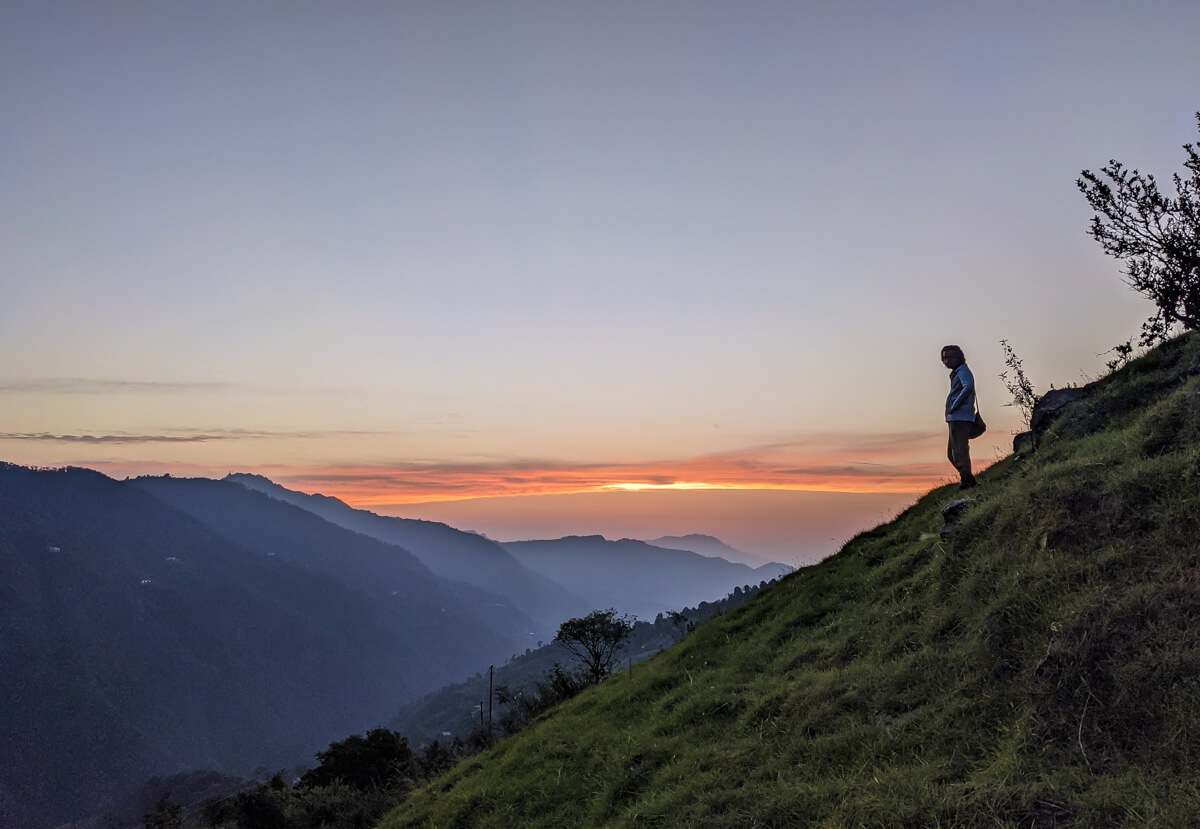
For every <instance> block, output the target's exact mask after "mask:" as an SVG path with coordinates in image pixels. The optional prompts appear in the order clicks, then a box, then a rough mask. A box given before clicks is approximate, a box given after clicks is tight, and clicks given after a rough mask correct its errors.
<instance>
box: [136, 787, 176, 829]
mask: <svg viewBox="0 0 1200 829" xmlns="http://www.w3.org/2000/svg"><path fill="white" fill-rule="evenodd" d="M142 826H143V827H144V828H145V829H181V827H182V826H183V807H181V806H180V805H179V804H178V803H175V802H173V801H172V800H171V795H169V794H167V793H165V792H164V793H163V796H162V797H160V798H159V799H158V804H157V805H156V806H155V807H154V811H153V812H151V813H150V814H148V815H146V816H144V817H143V818H142Z"/></svg>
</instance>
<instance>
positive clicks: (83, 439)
mask: <svg viewBox="0 0 1200 829" xmlns="http://www.w3.org/2000/svg"><path fill="white" fill-rule="evenodd" d="M378 434H379V433H378V432H356V431H346V430H334V431H313V432H288V431H254V430H251V429H212V430H187V429H182V430H176V431H172V432H164V433H162V434H124V433H118V434H109V435H94V434H65V435H55V434H51V433H49V432H0V441H6V440H11V441H31V442H35V443H79V444H136V443H211V442H215V441H236V440H281V439H304V440H314V439H317V438H330V437H364V436H365V437H371V436H376V435H378Z"/></svg>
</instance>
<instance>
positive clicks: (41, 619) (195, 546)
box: [0, 465, 515, 827]
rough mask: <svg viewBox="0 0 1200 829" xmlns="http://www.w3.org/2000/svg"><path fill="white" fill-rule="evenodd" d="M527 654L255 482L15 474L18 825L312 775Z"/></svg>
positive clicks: (8, 670) (8, 555)
mask: <svg viewBox="0 0 1200 829" xmlns="http://www.w3.org/2000/svg"><path fill="white" fill-rule="evenodd" d="M472 589H473V588H472ZM514 650H515V645H514V643H513V642H512V640H511V638H510V637H507V636H503V635H500V634H498V633H497V632H495V631H494V630H493V629H492V628H491V627H490V626H489V625H487V624H485V623H484V622H483V621H482V620H481V618H480V617H479V616H478V615H477V613H476V609H475V607H474V605H473V602H469V601H465V600H464V599H463V598H462V597H461V596H460V595H459V594H458V591H457V590H456V589H455V588H454V587H453V586H451V585H448V584H447V583H446V582H444V581H443V580H441V579H438V578H437V577H436V576H434V575H433V574H432V573H431V572H429V570H428V569H427V568H426V567H425V566H424V565H423V564H421V563H420V562H419V561H418V560H417V559H415V557H413V556H411V555H410V554H408V553H407V552H405V551H403V550H401V549H400V548H398V547H396V546H394V545H387V544H383V543H382V542H379V541H377V540H375V539H371V538H367V537H365V536H362V535H359V534H357V533H352V532H349V531H347V530H345V529H342V528H340V527H336V526H334V525H332V524H329V523H328V522H325V521H322V520H321V519H319V518H317V517H316V516H314V515H312V514H311V513H308V512H305V511H303V510H299V509H296V508H294V507H291V506H288V505H286V504H283V503H281V502H279V501H275V500H272V499H270V498H267V497H265V496H263V495H261V494H259V493H254V492H251V491H250V490H247V489H245V488H244V487H241V486H239V485H237V484H233V483H221V482H217V481H208V482H205V481H198V482H193V481H182V480H167V479H143V480H139V481H124V482H118V481H114V480H112V479H110V478H107V477H105V476H103V475H101V474H99V473H96V472H92V471H89V470H83V469H67V470H57V471H39V470H31V469H27V468H23V467H18V466H11V465H0V699H3V700H4V705H3V706H0V733H2V734H3V745H4V758H5V759H4V763H3V764H2V766H0V810H2V811H0V814H2V815H3V819H2V820H0V824H3V825H5V826H29V827H37V826H46V825H55V824H58V823H62V822H64V821H67V820H72V819H78V818H81V817H83V816H84V815H87V814H95V813H96V812H97V811H98V810H99V809H101V808H102V807H103V805H104V803H105V802H106V801H107V800H108V799H109V798H111V797H114V796H118V795H119V794H120V793H121V792H122V791H123V790H125V789H127V788H129V787H133V786H136V785H138V784H140V783H141V782H143V781H144V780H145V779H146V778H147V777H149V776H150V775H152V774H166V773H170V772H172V771H177V770H184V769H196V768H215V769H220V770H225V771H230V772H235V773H247V772H248V771H250V770H252V769H253V768H255V767H257V766H259V765H264V764H265V765H268V766H269V767H281V766H284V765H292V764H294V763H296V762H304V761H308V760H311V758H312V755H313V753H314V752H315V751H316V750H319V749H321V748H323V747H324V746H325V745H327V744H328V743H329V742H330V741H332V740H334V739H339V738H341V737H344V736H345V735H346V734H348V733H351V732H355V731H361V730H363V729H365V728H369V727H372V726H374V725H377V724H379V723H380V722H383V721H385V720H386V719H387V718H388V717H389V716H390V715H392V714H393V713H394V712H395V710H396V706H397V704H398V703H400V702H402V701H403V700H405V699H411V698H415V697H417V696H419V695H421V694H423V693H425V692H427V691H429V690H431V689H433V688H436V687H439V686H440V685H443V684H445V683H447V682H451V681H454V680H458V679H461V678H462V677H463V676H465V675H468V674H470V673H473V672H474V671H477V670H478V668H479V666H480V665H486V664H488V662H489V661H492V660H495V659H497V658H503V657H504V656H506V655H508V654H511V653H512V652H513V651H514Z"/></svg>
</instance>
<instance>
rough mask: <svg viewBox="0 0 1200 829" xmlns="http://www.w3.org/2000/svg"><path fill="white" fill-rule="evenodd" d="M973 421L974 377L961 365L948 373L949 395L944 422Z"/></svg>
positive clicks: (964, 365) (965, 365)
mask: <svg viewBox="0 0 1200 829" xmlns="http://www.w3.org/2000/svg"><path fill="white" fill-rule="evenodd" d="M974 419H975V376H974V375H973V374H971V369H969V368H967V364H966V363H963V364H962V365H961V366H959V367H958V368H956V369H954V371H952V372H950V395H949V396H948V397H947V398H946V420H974Z"/></svg>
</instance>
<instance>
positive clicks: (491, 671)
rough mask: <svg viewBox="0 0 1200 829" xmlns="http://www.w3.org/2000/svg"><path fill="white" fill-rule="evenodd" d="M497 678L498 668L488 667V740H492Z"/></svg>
mask: <svg viewBox="0 0 1200 829" xmlns="http://www.w3.org/2000/svg"><path fill="white" fill-rule="evenodd" d="M495 678H496V666H495V665H489V666H488V732H487V733H488V739H489V740H490V739H492V680H494V679H495Z"/></svg>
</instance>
